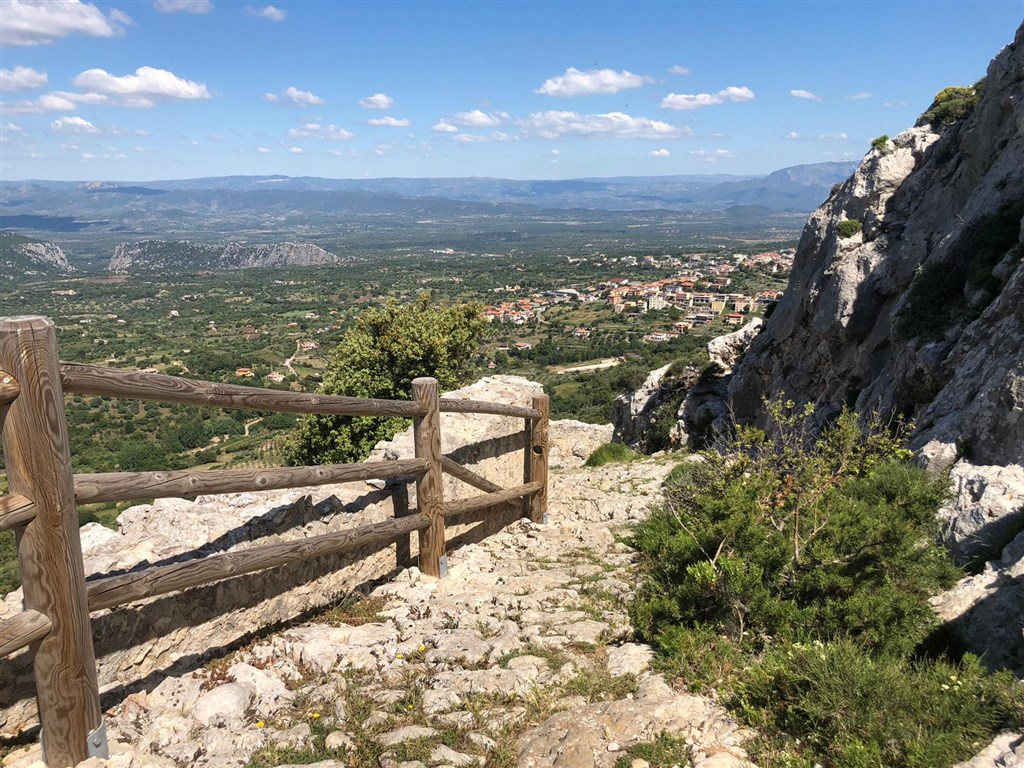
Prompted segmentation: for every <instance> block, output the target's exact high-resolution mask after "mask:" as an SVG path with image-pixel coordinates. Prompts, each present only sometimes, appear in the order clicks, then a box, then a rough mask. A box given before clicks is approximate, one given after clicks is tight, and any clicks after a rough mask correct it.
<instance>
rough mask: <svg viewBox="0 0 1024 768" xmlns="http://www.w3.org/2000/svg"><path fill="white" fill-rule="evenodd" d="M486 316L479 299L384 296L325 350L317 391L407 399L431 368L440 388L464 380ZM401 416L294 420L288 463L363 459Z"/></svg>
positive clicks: (388, 436) (391, 433)
mask: <svg viewBox="0 0 1024 768" xmlns="http://www.w3.org/2000/svg"><path fill="white" fill-rule="evenodd" d="M485 326H486V321H485V320H484V318H483V307H482V306H481V305H480V304H456V305H452V306H448V307H443V306H437V305H434V304H432V303H431V301H430V296H429V294H422V295H421V296H420V297H419V298H418V299H417V300H416V301H415V302H414V303H412V304H408V305H400V304H398V303H397V302H393V301H392V302H389V303H387V304H385V305H384V306H382V307H380V308H375V309H370V310H367V311H366V312H364V313H363V314H362V315H360V316H359V318H358V319H357V320H356V323H355V325H354V326H353V327H352V328H350V329H349V330H348V331H347V332H346V333H345V336H344V338H343V339H342V341H341V343H340V344H339V345H338V346H337V348H336V349H335V350H334V352H333V353H332V354H331V359H330V362H329V363H328V364H327V368H326V369H325V370H324V379H323V384H322V385H321V386H320V388H319V391H320V392H321V393H323V394H327V395H347V396H349V397H375V398H385V399H389V400H408V399H409V398H410V396H411V395H412V380H413V379H415V378H418V377H421V376H432V377H433V378H435V379H437V380H438V385H439V387H440V389H441V390H442V391H443V390H446V389H452V388H454V387H456V386H458V385H460V384H462V383H463V382H464V380H465V378H466V377H467V376H468V375H469V372H470V370H471V366H470V362H471V360H472V358H473V356H474V355H475V354H476V352H477V348H478V346H479V343H480V339H481V337H482V335H483V332H484V328H485ZM406 423H407V422H406V421H405V420H404V419H399V418H377V417H368V416H355V417H347V416H308V417H306V418H304V419H302V420H301V421H300V422H299V426H298V428H297V429H296V432H295V435H294V437H293V439H292V442H291V445H290V446H289V448H288V451H287V459H288V461H289V463H291V464H326V463H345V462H352V461H362V460H363V459H365V458H366V457H367V456H368V455H369V453H370V451H371V450H372V449H373V446H374V445H376V444H377V443H378V442H379V441H381V440H390V439H391V438H392V437H394V435H395V433H396V432H398V430H400V429H402V427H403V426H404V425H405V424H406Z"/></svg>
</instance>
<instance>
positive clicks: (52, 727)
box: [0, 316, 548, 766]
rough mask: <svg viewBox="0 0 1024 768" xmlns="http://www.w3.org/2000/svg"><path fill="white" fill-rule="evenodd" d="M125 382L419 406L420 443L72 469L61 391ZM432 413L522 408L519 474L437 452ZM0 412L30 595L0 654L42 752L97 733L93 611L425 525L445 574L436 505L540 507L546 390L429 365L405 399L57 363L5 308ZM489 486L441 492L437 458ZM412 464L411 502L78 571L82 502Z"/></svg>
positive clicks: (166, 391) (355, 407) (207, 395)
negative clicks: (372, 457) (26, 685)
mask: <svg viewBox="0 0 1024 768" xmlns="http://www.w3.org/2000/svg"><path fill="white" fill-rule="evenodd" d="M65 394H77V395H95V396H101V397H118V398H132V399H137V400H148V401H157V402H165V403H181V404H185V405H195V406H206V407H220V408H237V409H247V410H259V411H271V412H283V413H298V414H335V415H344V416H401V417H408V418H411V419H412V420H413V434H414V443H415V458H412V459H403V460H398V461H376V462H366V463H363V464H330V465H324V466H313V467H282V468H276V469H258V470H248V469H246V470H232V469H226V470H208V471H201V470H181V471H172V472H110V473H102V474H87V475H81V474H78V475H76V474H74V473H73V472H72V469H71V455H70V450H69V445H68V428H67V420H66V415H65V412H64V395H65ZM441 413H481V414H494V415H498V416H512V417H517V418H522V419H524V420H525V441H524V443H525V451H526V455H525V457H524V478H523V484H522V485H518V486H515V487H513V488H501V487H499V486H497V485H496V484H494V483H492V482H491V481H489V480H487V479H486V478H484V477H481V476H480V475H478V474H477V473H475V472H473V471H472V470H470V469H468V468H467V467H464V466H462V465H461V464H459V463H457V462H455V461H454V460H452V459H451V458H449V457H447V456H443V455H442V454H441V429H440V414H441ZM0 427H2V433H0V434H2V446H3V455H4V458H5V460H6V464H7V476H8V481H9V485H10V491H9V493H8V494H7V495H5V496H0V530H10V529H14V530H15V531H16V534H17V544H18V560H19V565H20V568H21V575H22V585H23V591H24V610H23V611H22V612H21V613H18V614H16V615H15V616H13V617H11V618H9V619H6V620H5V621H3V622H2V623H0V656H3V655H7V654H10V653H13V652H14V651H16V650H18V649H20V648H23V647H25V646H30V647H31V651H32V652H33V653H34V659H33V671H34V676H35V683H36V696H37V700H38V704H39V718H40V722H41V725H42V743H43V754H44V759H45V760H46V761H47V764H48V765H50V766H68V765H74V764H75V763H77V762H79V761H81V760H84V759H86V758H87V757H88V756H90V755H93V754H100V755H102V754H103V753H104V752H105V749H106V739H105V732H104V729H103V724H102V720H101V711H100V700H99V692H98V685H97V672H96V658H95V651H94V648H93V642H92V633H91V626H90V619H89V612H90V611H98V610H101V609H104V608H113V607H115V606H119V605H123V604H125V603H130V602H133V601H136V600H142V599H144V598H150V597H154V596H156V595H161V594H165V593H168V592H173V591H177V590H182V589H188V588H189V587H196V586H200V585H204V584H209V583H211V582H214V581H218V580H220V579H225V578H229V577H234V576H239V575H241V574H245V573H251V572H253V571H258V570H262V569H264V568H274V567H278V566H282V565H288V564H291V563H295V562H299V561H304V560H307V559H309V558H312V557H321V556H324V555H339V554H344V553H352V552H354V551H356V550H358V549H360V548H362V547H365V546H368V545H373V544H383V543H388V542H391V541H394V540H397V539H399V538H400V537H402V536H407V535H409V534H411V533H412V532H413V531H417V532H418V535H419V567H420V569H421V570H422V571H423V572H424V573H426V574H428V575H431V576H442V575H443V570H444V567H445V563H446V558H445V518H448V517H452V516H455V515H462V514H466V513H468V512H473V511H478V510H483V509H486V508H489V507H494V506H496V505H502V506H503V507H506V508H507V507H508V505H509V504H511V503H516V502H519V503H521V504H522V511H523V513H524V514H525V515H526V516H529V517H530V519H532V520H534V521H537V522H541V521H543V520H544V518H545V515H546V511H547V476H548V398H547V396H546V395H537V396H535V397H534V398H533V407H532V408H525V407H519V406H513V405H505V404H500V403H488V402H479V401H472V400H446V399H442V398H439V397H438V390H437V381H435V380H434V379H428V378H422V379H416V380H415V381H414V382H413V384H412V400H411V401H399V400H374V399H364V398H353V397H333V396H328V395H315V394H308V393H296V392H280V391H276V390H269V389H260V388H256V387H243V386H234V385H230V384H216V383H212V382H206V381H194V380H190V379H183V378H178V377H175V376H166V375H162V374H156V373H139V372H130V371H119V370H115V369H110V368H100V367H97V366H92V365H80V364H76V363H61V362H59V357H58V355H57V338H56V332H55V327H54V324H53V322H52V321H51V320H50V319H48V318H45V317H38V316H21V317H0ZM443 472H447V473H448V474H450V475H452V476H453V477H456V478H458V479H459V480H461V481H463V482H465V483H468V484H469V485H471V486H473V487H475V488H477V489H479V490H482V491H484V494H483V495H481V496H476V497H473V498H469V499H463V500H459V501H450V502H447V503H446V502H445V500H444V498H443V493H442V473H443ZM409 476H415V478H416V498H417V504H418V509H417V510H416V513H415V514H412V515H408V516H404V517H400V518H395V519H392V520H386V521H384V522H380V523H374V524H371V525H363V526H360V527H357V528H353V529H350V530H345V531H340V532H334V533H326V534H322V535H318V536H311V537H307V538H303V539H298V540H295V541H284V542H278V543H275V544H270V545H265V546H261V547H257V548H253V549H246V550H243V551H239V552H227V553H223V554H217V555H211V556H208V557H205V558H202V559H198V560H192V561H188V562H181V563H175V564H171V565H163V566H158V567H150V568H146V569H144V570H140V571H133V572H131V573H126V574H123V575H118V576H110V577H106V578H100V579H97V580H92V581H89V582H88V583H86V581H85V572H84V566H83V562H82V547H81V541H80V539H79V533H78V514H77V510H76V506H75V505H76V503H92V502H113V501H129V500H134V499H152V498H156V497H165V496H193V495H197V494H209V493H237V492H244V491H265V490H270V489H275V488H289V487H294V486H309V485H324V484H327V483H340V482H348V481H355V480H369V479H388V478H397V477H409Z"/></svg>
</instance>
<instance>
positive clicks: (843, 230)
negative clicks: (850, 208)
mask: <svg viewBox="0 0 1024 768" xmlns="http://www.w3.org/2000/svg"><path fill="white" fill-rule="evenodd" d="M863 228H864V224H863V223H862V222H861V220H860V219H846V220H845V221H840V222H839V223H838V224H837V225H836V232H838V233H839V236H840V237H842V238H846V237H853V236H854V235H856V234H857V233H858V232H860V231H861V230H862V229H863Z"/></svg>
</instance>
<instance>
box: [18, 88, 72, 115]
mask: <svg viewBox="0 0 1024 768" xmlns="http://www.w3.org/2000/svg"><path fill="white" fill-rule="evenodd" d="M0 107H2V111H3V113H4V114H7V115H38V114H40V113H42V112H70V111H71V110H72V109H74V108H75V103H74V102H73V101H71V100H70V99H66V98H64V97H63V96H57V95H54V94H50V93H47V94H44V95H43V96H40V97H39V98H38V99H33V100H31V101H15V102H13V103H10V104H7V103H4V102H0Z"/></svg>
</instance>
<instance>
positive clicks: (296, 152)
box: [288, 147, 302, 155]
mask: <svg viewBox="0 0 1024 768" xmlns="http://www.w3.org/2000/svg"><path fill="white" fill-rule="evenodd" d="M288 151H289V152H291V153H292V154H293V155H301V154H302V147H288Z"/></svg>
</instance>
